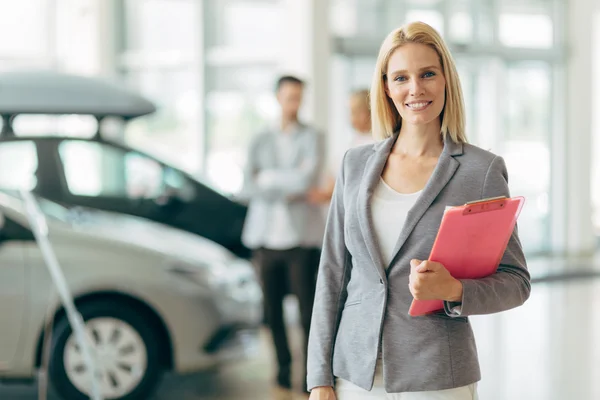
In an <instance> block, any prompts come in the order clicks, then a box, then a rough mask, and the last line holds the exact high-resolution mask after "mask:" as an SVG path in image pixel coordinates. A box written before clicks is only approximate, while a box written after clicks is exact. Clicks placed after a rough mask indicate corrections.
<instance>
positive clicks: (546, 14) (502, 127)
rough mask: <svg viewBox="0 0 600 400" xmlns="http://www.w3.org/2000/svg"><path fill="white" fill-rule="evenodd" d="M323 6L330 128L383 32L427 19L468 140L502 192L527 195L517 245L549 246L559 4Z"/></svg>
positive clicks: (457, 1)
mask: <svg viewBox="0 0 600 400" xmlns="http://www.w3.org/2000/svg"><path fill="white" fill-rule="evenodd" d="M332 7H333V11H332V13H331V19H332V21H331V22H332V25H331V29H332V34H333V35H334V36H335V37H336V40H335V43H336V46H337V47H336V49H335V50H336V52H337V54H336V57H335V61H334V63H333V66H332V68H333V70H332V74H331V76H332V77H333V79H334V80H335V81H336V82H335V85H332V86H331V90H332V98H333V99H334V100H333V102H332V104H333V105H332V121H331V125H330V127H331V130H332V131H333V134H334V135H336V137H340V134H339V133H338V132H339V131H340V130H341V131H342V132H344V133H346V132H350V126H349V121H348V111H347V106H346V103H347V95H348V93H349V90H351V89H353V88H356V87H368V86H369V85H370V83H371V78H372V72H373V67H374V65H375V60H376V57H377V51H378V48H379V46H380V44H381V40H382V39H383V37H384V36H385V35H386V34H387V33H388V32H389V31H390V30H392V29H393V28H396V27H398V26H399V25H401V24H402V23H404V22H409V21H415V20H421V21H424V22H427V23H429V24H430V25H432V26H434V27H435V28H436V29H438V30H439V31H440V33H441V34H442V36H443V37H444V38H445V40H446V41H447V43H448V44H449V46H450V47H451V51H452V53H453V56H454V58H455V60H456V63H457V67H458V70H459V74H460V78H461V82H462V88H463V93H464V98H465V105H466V113H467V115H466V119H467V135H468V138H469V141H470V142H471V143H473V144H475V145H478V146H480V147H482V148H484V149H488V150H491V151H493V152H494V153H496V154H499V155H501V156H503V157H504V158H505V160H506V164H507V168H508V172H509V187H510V190H511V194H513V195H522V196H525V197H526V199H527V201H526V206H525V207H524V209H523V212H522V214H521V217H520V220H519V226H520V236H521V240H522V242H523V245H524V247H525V250H526V251H527V252H529V253H539V252H545V251H547V250H549V249H550V242H549V238H550V219H551V214H550V211H551V209H552V208H551V204H552V199H551V198H550V193H551V187H550V185H551V181H550V177H551V155H552V151H551V143H552V135H554V134H557V131H556V129H557V128H556V127H554V126H553V124H552V123H551V121H552V120H553V118H554V115H555V114H556V113H560V112H561V110H560V109H558V110H557V109H554V106H553V96H556V95H558V94H557V93H556V90H555V89H554V88H553V80H554V77H555V75H556V71H557V65H558V60H559V56H560V55H561V49H560V43H557V39H556V34H555V32H556V31H557V30H559V31H560V28H561V25H560V24H561V22H562V21H559V20H557V19H556V16H557V15H559V13H557V12H555V11H556V7H558V1H556V0H553V1H541V0H527V1H499V0H484V1H482V0H424V1H411V0H404V1H399V0H379V1H368V0H354V1H344V0H334V1H333V2H332ZM390 15H394V18H390ZM599 198H600V196H599Z"/></svg>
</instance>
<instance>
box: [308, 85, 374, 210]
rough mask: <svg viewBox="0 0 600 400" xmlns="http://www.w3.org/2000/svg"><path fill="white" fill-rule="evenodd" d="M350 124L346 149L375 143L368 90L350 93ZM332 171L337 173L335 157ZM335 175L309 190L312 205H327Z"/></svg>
mask: <svg viewBox="0 0 600 400" xmlns="http://www.w3.org/2000/svg"><path fill="white" fill-rule="evenodd" d="M349 106H350V124H351V125H352V129H353V131H354V132H353V133H352V137H351V140H350V145H349V146H348V147H347V148H352V147H357V146H362V145H365V144H372V143H374V142H375V139H373V135H371V111H370V109H369V90H368V89H359V90H355V91H354V92H352V94H351V95H350V101H349ZM335 160H336V161H335V162H334V167H333V168H332V170H333V171H337V169H338V168H339V166H340V162H341V160H339V161H340V162H338V160H337V157H335ZM335 175H337V173H333V172H330V173H328V174H327V176H325V178H324V182H323V183H322V184H321V185H320V186H317V187H314V188H312V189H311V190H310V192H309V194H308V199H309V201H310V202H312V203H313V204H325V205H328V204H329V201H330V200H331V196H332V195H333V187H334V185H335Z"/></svg>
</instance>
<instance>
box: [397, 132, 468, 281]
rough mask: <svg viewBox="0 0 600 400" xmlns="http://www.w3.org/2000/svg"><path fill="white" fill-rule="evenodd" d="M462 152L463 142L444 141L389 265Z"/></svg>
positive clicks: (450, 172) (444, 183) (449, 177)
mask: <svg viewBox="0 0 600 400" xmlns="http://www.w3.org/2000/svg"><path fill="white" fill-rule="evenodd" d="M462 152H463V145H462V143H454V142H452V141H451V140H449V141H446V142H445V143H444V149H443V151H442V154H441V155H440V158H439V160H438V163H437V165H436V167H435V169H434V170H433V174H432V175H431V177H430V178H429V181H428V182H427V185H425V188H424V189H423V192H422V193H421V195H420V196H419V198H418V199H417V203H416V204H415V205H414V207H413V208H412V209H411V210H410V211H409V212H408V215H407V217H406V222H405V223H404V227H403V228H402V230H401V231H400V236H399V237H398V241H397V242H396V246H395V247H394V256H393V257H392V260H391V262H390V265H389V266H388V267H391V266H392V265H393V264H394V261H395V259H396V257H397V256H398V253H399V252H400V250H401V249H402V246H403V245H404V243H405V242H406V239H408V237H409V236H410V234H411V233H412V231H413V229H414V228H415V226H416V225H417V223H418V222H419V220H420V219H421V217H423V214H425V212H426V211H427V209H429V206H431V203H433V201H434V200H435V198H436V197H437V196H438V194H439V193H440V192H441V191H442V189H443V188H444V187H445V186H446V185H447V184H448V182H450V179H452V176H453V175H454V173H455V172H456V169H457V168H458V166H459V165H460V163H459V162H458V161H457V160H455V159H454V156H456V155H460V154H462ZM388 270H389V268H388ZM388 272H389V271H388Z"/></svg>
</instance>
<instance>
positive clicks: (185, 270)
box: [168, 262, 227, 289]
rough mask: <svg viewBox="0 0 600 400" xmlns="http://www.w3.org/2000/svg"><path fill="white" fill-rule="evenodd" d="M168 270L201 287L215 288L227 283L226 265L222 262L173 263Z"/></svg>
mask: <svg viewBox="0 0 600 400" xmlns="http://www.w3.org/2000/svg"><path fill="white" fill-rule="evenodd" d="M168 271H169V272H170V273H171V274H173V275H175V276H177V277H179V278H182V279H184V280H186V281H191V282H194V283H196V284H198V285H200V286H202V287H205V288H209V289H216V288H220V287H223V286H225V285H226V284H227V266H226V265H225V264H222V263H211V264H208V263H196V264H194V265H189V264H188V263H185V262H176V263H173V265H171V266H170V267H169V268H168Z"/></svg>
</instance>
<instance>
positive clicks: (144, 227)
mask: <svg viewBox="0 0 600 400" xmlns="http://www.w3.org/2000/svg"><path fill="white" fill-rule="evenodd" d="M73 214H74V216H73V218H72V219H71V221H72V222H71V227H72V229H73V230H74V231H77V232H84V233H86V234H88V235H91V236H94V237H97V238H103V239H107V240H109V241H113V242H114V241H117V242H121V243H123V244H125V245H128V246H136V247H140V248H144V249H149V250H151V251H154V252H160V253H163V254H165V255H167V256H171V257H173V258H178V259H188V260H191V261H194V262H203V263H206V262H229V261H231V260H233V259H235V258H236V257H235V256H234V255H233V254H232V253H231V252H230V251H229V250H227V249H226V248H224V247H222V246H221V245H219V244H217V243H215V242H213V241H211V240H208V239H206V238H203V237H201V236H198V235H195V234H193V233H189V232H186V231H183V230H179V229H176V228H173V227H171V226H168V225H163V224H160V223H157V222H153V221H150V220H147V219H144V218H140V217H134V216H130V215H126V214H118V213H111V212H106V211H98V210H89V209H85V210H82V209H74V210H73Z"/></svg>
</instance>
